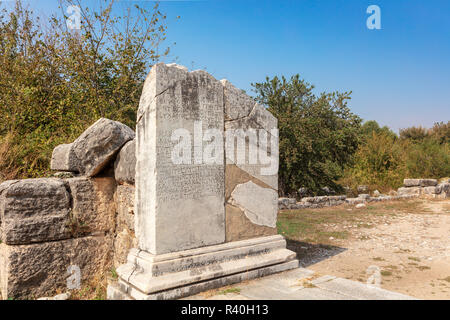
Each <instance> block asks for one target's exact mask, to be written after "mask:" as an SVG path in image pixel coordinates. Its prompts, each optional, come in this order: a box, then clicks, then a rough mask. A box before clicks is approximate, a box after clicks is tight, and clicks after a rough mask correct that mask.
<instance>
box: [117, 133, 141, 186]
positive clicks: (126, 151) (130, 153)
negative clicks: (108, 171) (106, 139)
mask: <svg viewBox="0 0 450 320" xmlns="http://www.w3.org/2000/svg"><path fill="white" fill-rule="evenodd" d="M135 175H136V140H135V139H133V140H131V141H128V142H127V143H126V144H125V145H124V146H123V147H122V149H120V152H119V154H118V155H117V158H116V162H115V163H114V177H115V178H116V181H117V182H119V183H130V184H134V180H135Z"/></svg>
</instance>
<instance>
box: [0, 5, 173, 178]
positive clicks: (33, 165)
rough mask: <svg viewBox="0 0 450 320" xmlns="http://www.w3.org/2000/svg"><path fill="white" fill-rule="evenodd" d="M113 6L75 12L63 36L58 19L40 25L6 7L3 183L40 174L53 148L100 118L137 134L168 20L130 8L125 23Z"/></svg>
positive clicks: (1, 35)
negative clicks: (74, 26) (76, 26)
mask: <svg viewBox="0 0 450 320" xmlns="http://www.w3.org/2000/svg"><path fill="white" fill-rule="evenodd" d="M71 4H74V3H73V2H72V1H65V2H64V6H65V7H66V6H68V5H71ZM76 4H77V5H79V6H80V3H78V2H77V3H76ZM0 5H1V4H0ZM112 6H113V1H102V2H101V6H100V7H99V9H98V10H97V11H91V10H89V9H88V8H83V7H80V8H81V15H82V18H81V30H78V31H74V30H68V29H67V26H66V17H64V16H61V15H59V16H58V15H53V16H52V18H51V19H50V21H40V19H39V17H36V16H34V14H33V12H32V11H31V10H29V9H26V8H24V7H23V6H22V5H21V3H20V1H16V3H15V6H14V7H13V8H11V9H8V10H7V8H3V10H2V12H1V15H0V106H1V108H0V118H1V119H2V120H1V122H0V179H8V178H9V179H10V178H21V177H35V176H41V175H45V174H46V173H48V171H49V159H50V157H51V153H52V150H53V148H54V147H55V146H56V145H57V144H60V143H67V142H71V141H73V140H74V139H75V138H76V137H77V136H78V135H79V134H81V132H82V131H83V130H84V129H86V127H87V126H89V125H90V124H92V123H93V122H94V121H95V120H96V119H98V118H99V117H107V118H110V119H114V120H118V121H121V122H123V123H125V124H127V125H129V126H131V127H134V122H135V113H136V109H137V106H138V102H139V97H140V93H141V90H142V85H143V80H144V78H145V75H146V73H147V71H148V69H149V67H150V66H151V64H152V63H154V62H155V61H156V60H158V59H159V58H160V57H161V56H162V55H166V54H167V53H168V49H167V50H165V51H163V53H162V54H158V47H159V45H160V42H161V41H163V40H164V39H165V35H166V26H165V19H166V16H165V15H164V14H162V13H161V12H160V11H159V10H158V5H157V4H156V5H155V6H154V7H153V9H151V10H150V11H149V10H147V9H145V8H141V7H139V6H137V5H136V6H134V7H129V8H128V14H127V15H125V16H123V17H116V16H114V15H113V14H112ZM131 19H133V20H131ZM43 25H44V26H45V27H44V28H43V27H42V26H43ZM43 30H48V31H47V32H45V31H43Z"/></svg>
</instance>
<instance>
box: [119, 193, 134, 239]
mask: <svg viewBox="0 0 450 320" xmlns="http://www.w3.org/2000/svg"><path fill="white" fill-rule="evenodd" d="M134 193H135V188H134V187H133V186H130V185H118V186H117V189H116V193H115V195H114V201H115V203H116V210H117V221H116V223H117V228H118V229H119V231H120V230H122V229H123V228H127V229H128V230H130V231H134V225H135V223H134V196H135V194H134Z"/></svg>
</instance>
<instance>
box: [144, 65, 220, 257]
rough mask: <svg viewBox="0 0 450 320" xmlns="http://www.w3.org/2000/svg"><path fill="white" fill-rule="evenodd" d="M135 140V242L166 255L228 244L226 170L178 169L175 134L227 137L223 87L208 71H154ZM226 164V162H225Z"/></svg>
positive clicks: (161, 68)
mask: <svg viewBox="0 0 450 320" xmlns="http://www.w3.org/2000/svg"><path fill="white" fill-rule="evenodd" d="M138 114H139V115H138V123H137V132H136V134H137V137H136V155H137V159H136V161H137V163H136V210H135V211H136V218H137V224H136V236H137V238H138V241H139V247H140V248H141V249H143V250H146V251H149V252H151V253H158V254H160V253H166V252H171V251H179V250H183V249H189V248H195V247H200V246H206V245H212V244H217V243H222V242H224V241H225V225H224V222H225V209H224V183H223V181H224V165H223V163H222V164H210V165H205V164H203V163H202V162H201V161H200V163H196V162H195V160H196V159H197V157H195V156H198V155H200V156H201V153H202V152H201V151H202V149H201V148H200V149H198V148H194V159H193V164H181V165H180V164H174V162H173V160H172V150H173V148H174V146H175V145H176V144H177V143H176V141H175V142H173V141H172V140H171V137H172V134H173V131H174V130H176V129H184V130H187V131H189V132H190V133H191V135H192V134H193V132H194V126H195V123H198V122H200V121H201V129H202V130H206V129H207V128H214V129H217V130H218V131H219V132H223V123H224V115H223V87H222V85H221V83H220V82H219V81H217V80H216V79H214V78H213V77H212V76H211V75H209V74H208V73H206V72H204V71H194V72H187V70H186V69H184V68H180V67H178V66H169V65H164V64H157V65H155V66H154V67H153V68H152V70H151V71H150V74H149V76H148V77H147V79H146V82H145V84H144V90H143V93H142V96H141V101H140V104H139V112H138ZM189 152H191V151H189ZM222 162H223V161H222Z"/></svg>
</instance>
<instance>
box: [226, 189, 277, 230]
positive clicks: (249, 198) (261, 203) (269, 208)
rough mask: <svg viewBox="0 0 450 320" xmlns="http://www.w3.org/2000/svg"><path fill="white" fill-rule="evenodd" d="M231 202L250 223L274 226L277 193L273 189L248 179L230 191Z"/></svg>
mask: <svg viewBox="0 0 450 320" xmlns="http://www.w3.org/2000/svg"><path fill="white" fill-rule="evenodd" d="M231 203H232V204H233V205H235V206H237V207H239V208H240V209H241V210H242V211H244V213H245V215H246V217H247V218H248V219H249V220H250V221H251V222H252V223H254V224H257V225H261V226H267V227H272V228H274V227H276V222H277V212H278V193H277V192H276V191H275V190H273V189H269V188H263V187H260V186H258V185H257V184H255V183H253V182H252V181H249V182H246V183H243V184H239V185H237V186H236V188H235V189H234V190H233V192H232V193H231Z"/></svg>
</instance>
